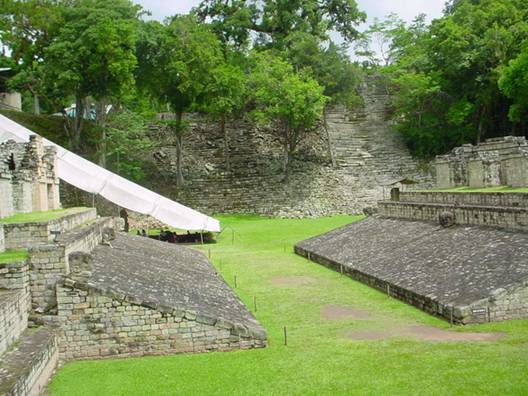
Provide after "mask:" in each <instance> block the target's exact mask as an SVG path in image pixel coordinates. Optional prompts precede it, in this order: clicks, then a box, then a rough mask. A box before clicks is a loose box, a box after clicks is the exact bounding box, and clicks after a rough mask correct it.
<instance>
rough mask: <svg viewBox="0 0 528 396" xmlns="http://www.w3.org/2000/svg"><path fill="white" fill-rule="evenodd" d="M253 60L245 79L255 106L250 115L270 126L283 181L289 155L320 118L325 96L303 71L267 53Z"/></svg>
mask: <svg viewBox="0 0 528 396" xmlns="http://www.w3.org/2000/svg"><path fill="white" fill-rule="evenodd" d="M254 62H255V63H254V68H253V72H252V74H251V76H250V82H249V84H250V89H251V92H252V94H253V100H254V102H255V106H256V109H255V110H254V111H253V112H252V114H253V116H254V117H255V119H256V120H257V122H259V123H260V124H263V125H270V126H272V127H273V128H272V131H273V133H274V134H275V136H276V137H277V139H278V141H279V142H280V144H281V146H282V147H283V150H284V159H283V172H284V179H285V181H287V180H288V178H289V171H290V166H289V165H290V163H291V160H292V156H293V154H294V153H295V152H296V150H297V148H298V146H299V143H301V142H302V140H303V139H305V138H306V136H307V134H308V133H310V132H311V131H312V130H313V128H314V127H315V126H316V124H317V122H318V121H319V120H320V119H321V117H322V115H323V109H324V106H325V103H326V101H327V99H328V98H327V97H326V96H324V94H323V90H324V88H323V87H322V86H320V85H319V84H318V83H317V81H315V80H314V79H313V78H312V77H310V76H309V75H308V74H307V73H295V71H294V69H293V67H292V65H291V64H289V63H287V62H285V61H284V60H282V59H280V58H278V57H276V56H274V55H272V54H271V53H269V52H263V53H257V54H255V55H254Z"/></svg>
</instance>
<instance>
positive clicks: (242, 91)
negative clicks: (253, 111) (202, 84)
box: [203, 63, 247, 118]
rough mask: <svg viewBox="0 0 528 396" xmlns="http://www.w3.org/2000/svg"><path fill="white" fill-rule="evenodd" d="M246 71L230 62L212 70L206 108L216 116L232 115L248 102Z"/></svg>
mask: <svg viewBox="0 0 528 396" xmlns="http://www.w3.org/2000/svg"><path fill="white" fill-rule="evenodd" d="M246 80H247V76H246V74H245V72H244V71H243V70H242V69H241V68H240V67H238V66H236V65H234V64H230V63H221V64H219V65H218V66H216V67H215V68H214V69H213V70H212V71H211V81H210V82H209V84H208V86H207V95H208V97H207V101H206V102H205V103H204V106H203V107H204V109H205V111H206V112H207V113H210V114H212V115H213V116H214V117H216V118H224V117H231V116H232V115H233V114H234V113H235V112H236V111H240V110H241V109H242V108H243V107H244V105H245V103H246V93H247V92H246Z"/></svg>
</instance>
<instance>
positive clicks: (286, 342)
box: [284, 326, 288, 346]
mask: <svg viewBox="0 0 528 396" xmlns="http://www.w3.org/2000/svg"><path fill="white" fill-rule="evenodd" d="M284 345H285V346H288V330H287V329H286V326H284Z"/></svg>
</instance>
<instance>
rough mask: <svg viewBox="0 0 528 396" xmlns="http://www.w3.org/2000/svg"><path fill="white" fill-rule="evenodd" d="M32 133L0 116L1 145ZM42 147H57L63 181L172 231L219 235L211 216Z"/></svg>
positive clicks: (75, 157) (67, 153) (25, 138)
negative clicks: (165, 226) (173, 228)
mask: <svg viewBox="0 0 528 396" xmlns="http://www.w3.org/2000/svg"><path fill="white" fill-rule="evenodd" d="M31 135H35V133H34V132H32V131H30V130H29V129H27V128H25V127H23V126H22V125H20V124H17V123H16V122H14V121H12V120H10V119H9V118H7V117H4V116H3V115H1V114H0V142H3V141H6V140H10V139H11V140H14V141H16V142H28V141H29V137H30V136H31ZM44 145H45V146H54V147H56V148H57V173H58V176H59V178H60V179H62V180H64V181H65V182H67V183H69V184H71V185H73V186H75V187H77V188H79V189H81V190H84V191H87V192H89V193H92V194H98V195H101V196H102V197H104V198H106V199H107V200H109V201H110V202H113V203H114V204H116V205H119V206H121V207H123V208H126V209H129V210H132V211H135V212H139V213H142V214H146V215H150V216H152V217H154V218H156V219H158V220H159V221H161V222H163V223H165V224H167V225H169V226H171V227H175V228H179V229H182V230H192V231H201V230H203V231H211V232H220V222H219V221H218V220H216V219H213V218H212V217H209V216H206V215H204V214H202V213H200V212H197V211H195V210H193V209H190V208H188V207H186V206H183V205H181V204H179V203H177V202H174V201H171V200H170V199H167V198H165V197H163V196H161V195H159V194H156V193H155V192H152V191H150V190H147V189H146V188H144V187H141V186H139V185H137V184H135V183H132V182H131V181H129V180H127V179H125V178H123V177H121V176H118V175H116V174H114V173H112V172H109V171H108V170H106V169H104V168H102V167H100V166H97V165H95V164H94V163H92V162H90V161H87V160H85V159H84V158H82V157H80V156H78V155H77V154H74V153H72V152H71V151H68V150H66V149H65V148H63V147H61V146H59V145H57V144H55V143H53V142H51V141H49V140H47V139H44Z"/></svg>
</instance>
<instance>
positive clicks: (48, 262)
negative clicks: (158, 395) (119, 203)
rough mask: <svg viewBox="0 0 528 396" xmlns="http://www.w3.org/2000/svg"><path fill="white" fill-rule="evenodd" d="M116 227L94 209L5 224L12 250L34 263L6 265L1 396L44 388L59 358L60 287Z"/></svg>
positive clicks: (0, 296)
mask: <svg viewBox="0 0 528 396" xmlns="http://www.w3.org/2000/svg"><path fill="white" fill-rule="evenodd" d="M113 225H114V221H113V219H111V218H100V217H97V213H96V211H95V209H91V208H79V209H73V210H69V211H68V212H66V213H65V214H64V215H63V216H61V217H60V218H57V219H53V220H49V221H40V222H32V223H16V224H3V229H4V231H5V245H6V247H7V248H9V249H28V258H27V259H23V260H20V261H18V262H11V263H7V264H0V395H10V396H11V395H37V394H39V393H40V392H41V391H42V389H43V388H44V386H45V384H46V383H47V381H48V379H49V377H50V376H51V374H52V373H53V370H54V369H55V367H56V365H57V361H58V356H59V348H58V339H59V334H58V330H57V328H56V327H55V325H56V324H57V323H58V322H59V318H58V316H57V298H56V284H57V282H59V281H60V280H61V279H62V278H63V277H64V276H65V275H67V274H68V273H69V263H68V257H69V255H70V253H72V252H78V251H80V252H87V253H89V252H91V251H92V250H93V249H94V248H95V247H96V246H97V245H99V244H100V243H101V242H102V241H103V236H104V235H105V232H107V231H106V230H107V229H108V228H112V227H113ZM28 326H29V327H28Z"/></svg>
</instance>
